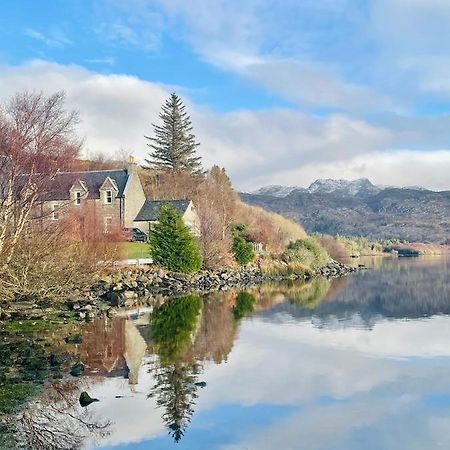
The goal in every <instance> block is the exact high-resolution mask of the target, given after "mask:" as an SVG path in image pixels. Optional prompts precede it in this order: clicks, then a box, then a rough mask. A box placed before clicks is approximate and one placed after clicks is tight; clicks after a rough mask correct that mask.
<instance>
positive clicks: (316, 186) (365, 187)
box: [308, 178, 381, 195]
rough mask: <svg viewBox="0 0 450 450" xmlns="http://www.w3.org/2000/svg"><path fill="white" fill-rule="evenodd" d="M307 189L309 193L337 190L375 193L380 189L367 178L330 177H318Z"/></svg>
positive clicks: (348, 192) (327, 192)
mask: <svg viewBox="0 0 450 450" xmlns="http://www.w3.org/2000/svg"><path fill="white" fill-rule="evenodd" d="M308 191H309V192H311V193H320V194H330V193H331V192H336V191H339V192H340V193H342V194H347V195H358V194H376V193H378V192H380V191H381V189H380V188H379V187H377V186H375V185H373V184H372V183H371V182H370V181H369V180H368V179H367V178H359V179H357V180H353V181H349V180H342V179H341V180H333V179H332V178H326V179H320V180H316V181H314V183H312V184H311V185H310V186H309V188H308Z"/></svg>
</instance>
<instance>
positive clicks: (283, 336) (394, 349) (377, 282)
mask: <svg viewBox="0 0 450 450" xmlns="http://www.w3.org/2000/svg"><path fill="white" fill-rule="evenodd" d="M365 263H366V264H367V265H368V266H369V265H370V266H372V267H374V269H373V270H367V271H363V272H359V273H357V274H355V275H352V276H350V277H347V278H342V279H338V280H335V281H333V282H331V283H330V282H328V281H326V280H316V281H314V282H313V283H311V284H307V285H298V284H297V285H296V284H293V285H274V286H263V287H261V288H259V289H257V290H254V291H249V292H244V293H243V292H240V293H239V292H227V293H217V294H213V295H209V296H206V297H204V298H201V299H200V298H198V297H189V298H182V299H176V300H172V301H170V302H169V303H166V304H165V306H163V307H161V308H160V309H157V310H155V311H154V312H153V313H152V314H150V313H149V312H147V313H144V314H139V315H138V314H134V315H131V316H129V317H123V318H116V319H114V320H113V321H110V320H103V319H102V320H97V321H95V322H93V323H91V324H89V325H88V326H86V327H85V328H84V330H83V332H82V333H83V342H82V343H81V344H77V345H72V346H71V347H70V349H69V346H67V349H66V351H67V352H69V353H70V354H71V358H72V361H73V358H75V359H77V358H78V359H80V360H81V361H83V362H84V363H85V364H86V370H85V372H84V374H83V375H82V376H81V377H80V378H75V377H70V376H64V377H63V378H62V380H61V381H59V382H57V383H53V384H50V383H47V384H46V385H45V388H44V390H43V391H42V393H41V395H40V396H39V397H37V399H36V400H35V401H34V402H32V404H31V405H30V406H29V407H28V408H27V415H26V416H25V419H21V421H20V424H19V425H20V426H19V428H20V429H21V430H22V431H25V432H26V433H27V435H28V436H30V435H32V434H33V433H34V434H38V433H42V431H43V430H45V431H46V432H47V433H48V436H49V442H50V446H49V447H48V448H72V447H73V448H76V445H80V446H81V448H102V449H115V450H118V449H154V450H158V449H161V450H162V449H173V448H177V449H190V450H202V449H205V450H215V449H220V450H244V449H248V450H266V449H267V450H269V449H270V450H272V449H276V450H289V449H307V450H314V449H333V450H353V449H355V450H360V449H362V448H364V449H365V450H370V449H374V450H375V449H376V450H380V449H392V450H398V449H448V448H450V276H449V275H450V259H448V258H413V259H374V260H367V261H365ZM150 322H151V325H150ZM83 390H84V391H87V392H88V393H89V394H90V395H91V396H92V397H96V398H98V399H99V400H100V401H99V402H96V403H92V404H91V405H90V406H88V407H86V408H81V406H79V404H78V397H79V395H80V392H81V391H83ZM48 430H50V431H48ZM52 440H53V445H54V447H52V446H51V442H52ZM55 443H58V445H60V447H56V444H55ZM70 446H72V447H70ZM44 448H45V447H44Z"/></svg>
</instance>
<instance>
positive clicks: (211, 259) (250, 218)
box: [140, 166, 306, 268]
mask: <svg viewBox="0 0 450 450" xmlns="http://www.w3.org/2000/svg"><path fill="white" fill-rule="evenodd" d="M140 176H141V179H142V181H143V185H144V186H145V190H146V194H147V196H148V197H149V198H154V199H167V200H173V199H177V198H189V199H191V200H193V202H194V205H195V206H196V209H197V213H198V215H199V218H200V222H201V238H200V246H201V250H202V256H203V261H204V266H205V267H206V268H218V267H221V266H224V265H230V264H232V255H231V245H232V236H231V234H232V227H233V225H235V224H239V223H242V224H245V225H246V233H245V234H246V238H247V239H249V240H250V241H252V242H258V243H262V244H263V246H264V247H265V249H266V250H267V251H268V252H281V251H282V250H283V249H284V248H285V247H286V246H287V244H288V243H289V242H290V241H292V240H297V239H300V238H303V237H305V236H306V233H305V231H304V230H303V228H301V227H300V226H299V225H298V224H296V223H294V222H293V221H291V220H289V219H286V218H284V217H282V216H280V215H278V214H276V213H272V212H268V211H266V210H264V209H262V208H259V207H255V206H251V205H247V204H245V203H243V202H242V201H241V200H240V199H239V196H238V194H237V193H236V191H235V190H234V189H233V187H232V185H231V182H230V179H229V178H228V176H227V174H226V172H225V170H224V169H221V168H219V167H218V166H213V167H212V168H211V170H210V171H209V172H208V173H207V174H206V175H205V176H199V175H195V174H190V173H188V172H173V171H155V170H145V169H143V170H142V171H141V173H140Z"/></svg>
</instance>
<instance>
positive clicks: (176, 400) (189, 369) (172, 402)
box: [149, 361, 199, 442]
mask: <svg viewBox="0 0 450 450" xmlns="http://www.w3.org/2000/svg"><path fill="white" fill-rule="evenodd" d="M198 372H199V366H198V365H197V364H195V363H184V362H181V361H179V362H176V363H173V364H165V365H164V364H161V365H159V367H158V368H156V370H155V373H154V376H155V385H154V387H153V389H152V392H151V393H150V394H149V397H156V398H157V400H156V404H157V405H158V407H160V408H164V409H165V412H164V413H163V415H162V419H163V421H164V423H165V424H166V425H167V428H168V429H169V434H170V435H171V436H172V437H173V439H174V441H175V442H179V441H180V440H181V438H182V437H183V436H184V433H185V431H186V429H187V427H188V426H189V424H190V423H191V417H192V414H193V413H194V406H195V400H196V399H197V397H198V393H197V386H196V384H195V383H196V381H197V375H198Z"/></svg>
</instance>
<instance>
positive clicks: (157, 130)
mask: <svg viewBox="0 0 450 450" xmlns="http://www.w3.org/2000/svg"><path fill="white" fill-rule="evenodd" d="M159 117H160V119H161V120H162V125H155V124H153V127H154V136H145V138H146V139H147V140H148V143H147V145H148V146H149V147H150V148H151V149H152V152H151V153H150V155H149V159H147V160H146V163H147V164H148V165H149V167H152V168H155V169H162V170H173V171H177V172H179V171H188V172H190V173H195V174H200V173H201V172H202V167H201V159H200V157H199V156H197V155H196V150H197V147H198V146H199V145H200V144H199V143H198V142H196V140H195V136H194V134H193V133H192V129H193V128H192V124H191V119H190V117H189V116H188V114H187V112H186V107H185V105H184V104H183V102H182V100H181V99H180V97H178V95H177V94H175V93H172V94H171V96H170V98H169V99H168V100H167V101H166V103H165V104H164V105H163V106H162V111H161V113H160V115H159Z"/></svg>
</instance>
